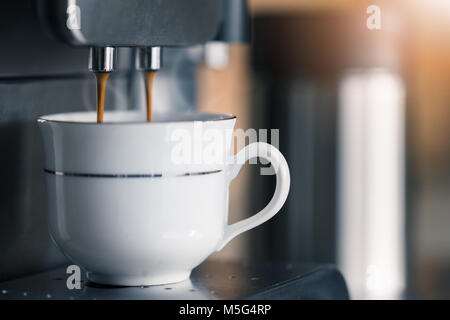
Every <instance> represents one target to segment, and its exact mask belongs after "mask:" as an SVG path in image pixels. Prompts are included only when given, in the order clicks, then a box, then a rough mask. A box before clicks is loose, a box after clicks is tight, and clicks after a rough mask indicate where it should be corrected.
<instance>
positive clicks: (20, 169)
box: [0, 0, 450, 299]
mask: <svg viewBox="0 0 450 320" xmlns="http://www.w3.org/2000/svg"><path fill="white" fill-rule="evenodd" d="M230 1H231V0H230ZM249 5H250V11H251V15H252V40H251V43H250V44H240V45H231V46H221V45H218V44H214V43H212V44H208V45H206V46H201V47H195V48H186V49H179V48H171V49H168V50H165V53H164V54H165V56H164V59H165V66H164V69H163V70H162V71H161V72H159V73H158V75H157V78H156V83H155V97H154V99H155V100H154V103H155V109H156V110H159V111H164V110H169V109H170V110H180V111H185V110H192V109H197V110H202V111H211V112H226V113H233V114H235V115H237V117H238V123H237V126H236V127H237V128H241V129H244V130H247V129H248V128H255V129H279V141H272V143H278V144H279V147H280V150H281V151H282V153H283V154H284V155H285V156H286V158H287V161H288V164H289V166H290V170H291V181H292V182H291V191H290V195H289V198H288V201H287V203H286V204H285V206H284V208H283V209H282V213H280V214H279V215H277V216H275V217H274V218H273V219H272V220H271V221H270V222H269V223H266V224H264V225H263V226H261V227H258V228H257V229H255V230H253V231H251V232H248V233H245V234H244V235H242V236H240V237H238V238H237V239H235V240H233V241H232V242H231V243H230V244H229V245H228V246H227V247H226V248H225V249H224V250H223V251H222V252H220V253H216V254H214V255H213V256H211V257H210V259H218V260H247V261H262V262H264V261H274V260H277V261H278V260H280V261H289V262H317V263H324V264H328V263H330V264H337V265H338V267H339V268H340V270H341V271H342V272H343V274H344V276H345V279H346V281H347V284H348V286H349V289H350V294H351V296H352V298H359V299H370V298H381V299H383V298H388V299H391V298H394V299H402V298H403V299H405V298H406V299H416V298H424V299H442V298H444V299H449V298H450V232H448V230H449V229H450V143H449V138H450V132H449V128H450V107H449V105H450V90H448V83H450V41H448V39H449V38H450V22H449V21H450V19H449V18H450V3H448V1H446V0H427V1H423V0H395V1H393V0H376V1H375V0H369V1H362V0H337V1H326V0H250V1H249ZM371 5H376V6H378V8H379V9H380V19H381V20H380V21H381V24H380V28H379V29H374V30H369V28H368V27H367V20H368V19H369V18H370V17H371V16H372V15H373V11H371V10H369V13H368V12H367V10H368V8H369V7H370V6H371ZM4 6H5V8H4V9H2V12H1V13H0V30H1V31H0V39H1V41H2V48H3V50H0V150H1V154H2V156H3V157H2V162H3V163H2V165H3V168H4V170H2V171H0V181H2V184H1V185H0V201H1V203H2V206H1V207H0V281H4V280H7V279H13V278H17V277H20V276H23V275H26V274H30V273H34V272H38V271H42V270H46V269H51V268H54V267H56V266H60V265H65V264H67V260H66V259H65V258H64V257H63V256H62V255H61V254H60V252H59V251H58V250H57V249H56V248H55V247H54V246H53V244H52V243H51V242H50V239H49V237H48V235H47V230H46V202H45V192H44V185H43V172H42V163H43V158H42V157H43V154H42V144H41V141H40V137H39V133H38V129H37V126H36V124H35V120H36V118H37V117H38V116H39V115H42V114H47V113H56V112H66V111H73V110H80V109H84V110H94V109H95V80H94V77H93V75H92V74H91V73H89V72H88V71H87V49H79V48H78V49H75V48H69V47H66V46H64V45H62V44H60V43H59V42H57V41H55V40H53V39H50V38H48V37H47V36H46V35H45V34H43V33H42V32H41V31H40V28H39V26H38V25H37V21H36V18H35V16H34V14H33V4H32V0H20V1H14V3H13V2H9V4H5V5H4ZM30 50H31V52H32V54H31V55H30ZM120 51H121V52H120V55H119V58H120V60H119V70H118V71H117V72H115V73H114V74H113V75H112V76H111V78H110V79H111V80H110V83H109V84H108V88H107V97H106V108H107V109H126V108H144V102H145V101H144V98H145V96H144V91H143V83H142V78H141V75H140V74H139V73H138V72H136V71H135V70H134V68H133V67H132V66H133V53H132V52H131V50H130V49H120ZM269 136H270V135H269ZM260 138H261V137H260ZM269 142H270V139H269ZM273 188H274V179H273V177H271V176H260V175H259V168H258V167H257V166H248V167H247V169H245V170H243V171H242V172H241V173H240V175H239V177H238V179H236V180H235V181H234V182H233V183H232V186H231V194H230V197H231V199H230V223H232V222H235V221H237V220H240V219H243V218H245V217H248V216H250V215H251V214H253V213H256V212H257V211H258V210H260V209H261V208H263V207H264V206H265V204H266V203H267V202H268V201H269V197H270V196H271V194H272V192H273Z"/></svg>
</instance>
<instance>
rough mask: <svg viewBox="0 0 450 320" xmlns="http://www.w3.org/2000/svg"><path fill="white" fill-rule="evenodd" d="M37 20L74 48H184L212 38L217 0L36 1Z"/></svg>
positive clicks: (218, 14)
mask: <svg viewBox="0 0 450 320" xmlns="http://www.w3.org/2000/svg"><path fill="white" fill-rule="evenodd" d="M36 3H37V8H38V9H39V10H38V12H39V20H40V21H41V22H42V23H43V24H44V25H46V26H47V28H48V30H49V31H50V32H51V33H52V34H54V35H55V36H57V37H58V38H60V39H61V40H63V41H64V42H66V43H69V44H72V45H77V46H117V47H128V46H188V45H195V44H201V43H205V42H207V41H210V40H212V39H214V37H215V36H216V35H217V31H218V29H219V25H220V22H221V1H220V0H189V1H186V0H163V1H162V0H127V1H123V0H108V1H104V0H77V1H61V0H36Z"/></svg>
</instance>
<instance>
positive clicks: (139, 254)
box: [38, 111, 290, 286]
mask: <svg viewBox="0 0 450 320" xmlns="http://www.w3.org/2000/svg"><path fill="white" fill-rule="evenodd" d="M154 118H155V121H154V122H152V123H146V122H145V121H144V119H145V115H144V114H141V113H137V112H132V111H121V112H106V113H105V116H104V119H105V122H104V123H103V124H97V123H96V122H95V121H96V114H95V113H94V112H78V113H65V114H55V115H47V116H42V117H40V118H39V120H38V123H39V126H40V129H41V133H42V136H43V141H44V148H45V168H44V169H45V175H46V181H47V194H48V206H49V208H48V210H49V231H50V235H51V237H52V239H53V241H54V242H55V243H56V245H57V246H58V247H59V248H60V249H61V250H62V252H63V253H64V254H65V255H66V256H67V257H69V258H70V259H71V260H72V261H73V262H74V263H76V264H78V265H80V266H82V267H83V268H84V269H85V270H86V271H87V277H88V279H89V280H91V281H93V282H96V283H101V284H108V285H123V286H138V285H155V284H165V283H171V282H178V281H182V280H185V279H187V278H189V275H190V273H191V270H192V269H193V268H194V267H196V266H197V265H199V264H200V263H201V262H202V261H203V260H205V259H206V257H208V256H209V255H210V254H211V253H213V252H214V251H218V250H221V249H222V248H223V247H224V246H225V245H226V244H227V243H228V242H229V241H230V240H231V239H233V238H234V237H235V236H237V235H238V234H240V233H242V232H245V231H247V230H249V229H251V228H254V227H256V226H258V225H260V224H262V223H263V222H265V221H267V220H268V219H270V218H271V217H272V216H274V215H275V214H276V213H277V212H278V211H279V210H280V208H281V207H282V206H283V204H284V202H285V200H286V198H287V195H288V192H289V185H290V176H289V168H288V165H287V163H286V160H285V159H284V157H283V156H282V155H281V153H280V152H279V151H278V149H276V148H275V147H273V146H271V145H269V144H266V143H262V142H258V143H252V144H250V145H248V146H247V147H245V148H244V149H242V150H241V151H240V152H239V153H238V154H237V155H236V156H231V155H230V153H231V152H230V151H231V150H230V149H231V142H232V135H233V128H234V125H235V121H236V119H235V117H234V116H229V115H220V114H204V113H187V114H172V115H171V114H165V115H163V114H161V115H157V114H156V115H155V117H154ZM208 155H209V156H208ZM255 157H263V158H265V159H266V160H268V161H270V162H271V164H272V167H273V168H274V170H275V172H276V190H275V194H274V196H273V198H272V200H270V202H269V204H268V205H267V206H266V207H265V208H264V209H263V210H261V211H260V212H259V213H257V214H255V215H253V216H252V217H250V218H247V219H245V220H242V221H240V222H237V223H234V224H232V225H228V224H227V220H228V190H229V184H230V182H231V181H232V180H233V179H234V178H235V177H236V176H237V174H238V173H239V170H240V168H241V167H242V165H243V164H244V163H245V162H246V161H247V160H249V159H252V158H255Z"/></svg>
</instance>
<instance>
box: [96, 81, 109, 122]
mask: <svg viewBox="0 0 450 320" xmlns="http://www.w3.org/2000/svg"><path fill="white" fill-rule="evenodd" d="M95 78H96V79H97V123H102V122H103V113H104V111H105V91H106V82H107V81H108V78H109V72H96V73H95Z"/></svg>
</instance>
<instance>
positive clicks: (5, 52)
mask: <svg viewBox="0 0 450 320" xmlns="http://www.w3.org/2000/svg"><path fill="white" fill-rule="evenodd" d="M33 2H34V0H14V1H4V2H2V7H1V10H0V42H1V50H0V78H4V77H24V76H27V77H29V76H34V77H36V76H44V75H67V74H77V75H78V74H88V73H89V71H88V49H87V48H75V47H69V46H68V45H65V44H62V43H61V42H59V41H57V40H56V39H52V38H50V37H49V36H48V35H47V34H45V32H44V31H43V29H42V28H41V26H40V25H39V23H38V20H37V17H36V12H35V10H34V8H33ZM61 2H63V1H61ZM131 62H132V59H131V50H130V49H125V48H123V49H120V50H119V53H118V63H117V65H118V69H119V70H120V69H128V68H129V67H130V65H131Z"/></svg>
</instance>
